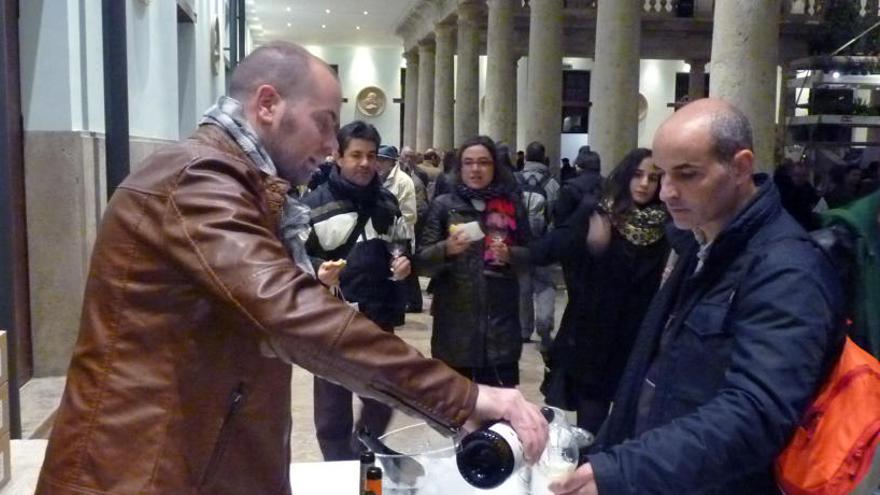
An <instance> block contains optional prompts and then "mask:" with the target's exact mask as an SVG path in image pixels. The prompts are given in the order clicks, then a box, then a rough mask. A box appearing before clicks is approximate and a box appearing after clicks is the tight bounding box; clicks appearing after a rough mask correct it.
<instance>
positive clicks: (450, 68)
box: [434, 24, 455, 151]
mask: <svg viewBox="0 0 880 495" xmlns="http://www.w3.org/2000/svg"><path fill="white" fill-rule="evenodd" d="M434 33H435V37H436V42H437V54H436V59H435V60H436V65H435V67H434V147H436V148H439V149H441V150H443V151H448V150H451V149H452V130H453V121H452V117H453V115H454V112H453V103H454V101H455V59H454V58H453V55H455V40H454V39H453V35H454V34H455V32H454V26H452V25H449V24H439V25H438V26H437V28H436V29H435V30H434Z"/></svg>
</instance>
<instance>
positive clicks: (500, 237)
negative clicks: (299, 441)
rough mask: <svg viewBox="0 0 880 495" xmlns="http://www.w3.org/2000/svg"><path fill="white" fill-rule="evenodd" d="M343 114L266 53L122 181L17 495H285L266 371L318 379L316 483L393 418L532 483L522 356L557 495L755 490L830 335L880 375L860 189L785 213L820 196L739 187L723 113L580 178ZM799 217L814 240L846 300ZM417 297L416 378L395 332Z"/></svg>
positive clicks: (811, 389) (683, 118)
mask: <svg viewBox="0 0 880 495" xmlns="http://www.w3.org/2000/svg"><path fill="white" fill-rule="evenodd" d="M340 99H341V97H340V90H339V84H338V82H337V81H336V79H335V77H334V75H333V73H332V71H330V69H329V68H328V67H327V66H326V64H324V63H323V62H322V61H320V60H319V59H317V58H315V57H313V56H311V55H309V54H308V53H307V52H306V51H305V50H304V49H302V48H301V47H298V46H296V45H292V44H288V43H270V44H267V45H264V46H263V47H261V48H258V49H257V50H255V51H254V52H253V53H252V54H251V55H249V56H248V57H247V58H246V59H245V60H244V61H243V62H242V63H241V64H240V65H239V66H238V68H237V69H236V71H235V73H234V75H233V76H232V80H231V85H230V90H229V96H227V97H223V98H221V99H220V101H219V102H218V104H217V105H216V106H215V107H213V108H212V109H210V110H209V111H208V112H207V113H206V116H205V119H204V120H203V121H202V125H201V126H200V128H199V130H198V131H197V133H196V134H195V136H193V137H192V138H190V139H189V140H186V141H185V142H183V143H181V144H179V145H175V146H171V147H169V148H168V149H166V150H163V151H161V152H159V153H157V154H155V155H153V156H152V157H151V158H149V159H148V160H147V162H146V163H145V164H144V165H143V166H141V167H139V168H138V169H137V171H136V172H135V173H133V174H132V176H131V177H129V178H128V179H126V181H125V183H123V184H122V186H120V188H119V190H118V191H117V192H116V193H115V194H114V196H113V198H112V200H111V201H110V203H109V204H108V208H107V212H106V213H105V215H104V220H103V223H102V226H101V232H100V233H99V235H98V239H97V241H96V244H95V250H94V254H93V258H92V267H91V273H90V277H89V284H88V287H87V289H86V296H85V301H84V310H83V319H82V322H81V333H80V338H79V341H78V344H77V348H76V351H75V354H74V356H73V361H72V364H71V369H70V372H69V375H68V383H67V388H66V390H65V394H64V398H63V401H62V406H61V408H60V410H59V412H58V416H57V419H56V423H55V428H54V430H53V432H52V438H51V440H50V444H49V448H48V451H47V457H46V462H45V464H44V467H43V471H42V474H41V480H40V488H39V489H38V493H40V494H49V493H53V494H86V493H88V494H94V493H123V494H125V493H142V492H150V493H181V494H183V493H222V494H225V493H229V494H233V493H289V487H287V483H288V482H287V473H288V465H289V437H290V432H289V424H290V420H289V414H290V407H291V402H292V401H295V400H296V397H295V395H294V396H291V391H290V367H289V363H296V364H298V365H300V366H303V367H304V368H306V369H307V370H309V371H311V372H313V373H314V375H315V379H314V420H315V425H316V431H317V436H318V443H319V446H320V448H321V451H322V453H323V455H324V457H325V459H326V460H341V459H354V458H356V456H357V455H358V452H359V449H360V446H359V445H358V443H357V440H356V437H355V434H354V433H355V431H356V430H357V429H358V428H359V427H361V426H364V427H367V428H369V429H370V430H371V432H372V433H373V434H381V433H382V432H383V431H384V429H385V428H386V426H387V425H388V422H389V419H390V416H391V411H392V408H397V409H400V410H403V411H405V412H408V413H410V414H413V415H416V416H418V417H421V418H423V419H424V420H426V421H427V422H428V423H429V424H431V425H432V426H434V427H435V428H437V429H439V430H441V431H444V432H447V433H448V434H450V435H453V434H460V433H461V432H462V431H466V430H470V429H473V428H475V427H477V426H478V425H480V424H485V423H486V422H488V421H492V420H499V419H500V420H505V421H509V422H510V423H511V424H512V425H513V427H514V429H515V430H516V431H517V433H518V434H519V435H520V437H521V439H522V440H523V444H524V449H525V456H526V458H527V459H528V460H531V461H534V460H535V459H536V458H537V456H538V455H539V454H540V452H541V451H542V450H543V447H544V444H545V442H546V437H547V424H546V421H545V420H544V419H543V418H542V416H541V415H540V412H539V409H538V407H537V406H536V405H534V404H531V403H529V402H528V401H526V400H525V399H524V398H523V396H522V394H520V393H519V392H518V391H517V389H516V387H517V386H518V385H519V382H520V376H519V361H520V358H521V355H522V349H523V346H524V345H527V343H528V342H531V336H532V335H533V334H537V335H538V337H539V339H540V341H539V342H538V343H537V346H538V348H539V350H540V351H541V354H542V356H543V357H544V359H545V363H546V366H547V372H546V374H545V377H544V383H543V384H542V392H543V393H544V394H545V400H546V402H547V403H548V404H552V405H557V406H559V407H562V408H564V409H568V410H572V411H576V413H577V422H578V424H579V426H581V427H583V428H585V429H588V430H590V431H592V432H595V433H597V434H598V437H597V441H596V443H595V445H594V446H593V447H592V449H591V452H590V453H589V455H588V462H587V463H585V464H584V465H582V466H581V467H580V468H578V470H577V471H576V472H575V473H574V474H572V475H571V476H570V477H569V478H567V479H565V480H560V481H556V482H554V483H553V484H552V485H551V489H552V491H553V492H554V493H557V494H596V493H598V494H602V495H613V494H633V495H634V494H644V493H707V494H708V493H711V494H715V493H717V494H742V493H749V494H765V493H767V494H769V493H777V490H778V489H777V487H776V483H775V479H774V473H773V470H772V464H773V460H774V458H775V457H776V456H777V455H778V454H779V452H780V451H781V450H782V448H783V447H784V446H785V444H786V442H787V440H788V438H790V436H791V434H792V431H793V430H794V428H795V426H796V425H797V424H798V422H799V420H800V418H801V415H802V414H803V413H804V411H805V410H806V407H807V406H808V404H809V403H810V401H811V399H812V398H813V396H814V395H815V393H816V391H817V390H818V388H819V386H820V385H821V383H822V381H823V379H824V377H825V375H826V374H827V372H828V370H829V369H830V367H831V366H832V365H833V363H834V362H835V360H836V359H837V356H838V355H839V354H840V351H841V348H842V345H843V336H844V334H845V333H846V332H849V333H850V334H851V335H853V336H855V337H856V338H857V339H858V343H860V344H861V345H862V346H863V347H864V348H866V349H869V350H871V351H872V352H874V353H875V355H876V354H877V353H878V352H880V344H878V340H880V339H878V335H877V333H878V326H880V317H878V309H877V308H880V287H878V285H877V284H878V282H880V264H878V262H877V257H876V253H877V252H878V251H877V250H878V249H880V235H878V230H880V213H878V212H880V199H878V195H880V193H878V192H873V193H870V194H868V195H867V196H866V197H865V198H864V199H862V200H857V199H856V194H855V193H853V192H852V191H854V190H855V189H853V188H854V187H855V186H854V185H853V184H855V179H845V180H844V181H843V182H842V183H841V184H842V185H841V186H840V187H841V188H842V189H841V190H840V192H839V194H832V193H831V192H829V194H827V195H826V200H827V202H828V204H829V206H832V204H831V203H832V201H838V200H839V201H841V202H843V201H844V199H846V200H847V201H852V200H855V202H854V203H852V206H851V209H849V208H850V207H844V208H842V209H831V210H829V211H828V212H826V213H823V214H821V215H820V216H819V217H816V218H814V217H813V209H814V206H815V205H814V206H813V207H811V208H810V209H809V212H807V211H806V210H804V211H801V210H797V209H795V210H790V211H791V215H789V214H788V213H786V211H785V208H783V205H785V207H786V208H790V206H789V202H790V201H791V200H790V198H797V201H795V202H801V201H803V202H807V199H809V201H810V202H812V201H813V199H814V197H816V196H815V193H812V194H811V193H810V192H809V191H808V189H807V188H805V186H804V184H805V183H804V181H803V177H802V176H803V175H805V174H804V173H803V169H802V165H800V164H793V165H791V166H790V167H788V169H787V170H786V171H785V172H784V174H786V175H785V176H786V177H790V180H789V182H785V183H784V184H782V183H780V181H781V180H783V179H780V177H781V174H782V173H780V174H777V177H776V181H774V180H772V179H771V178H769V177H768V176H767V175H766V174H762V173H758V172H757V170H758V167H759V165H760V164H758V163H756V160H755V156H754V154H753V151H752V134H751V132H752V131H751V126H750V124H749V122H748V119H747V118H746V117H745V116H744V115H743V114H742V112H740V111H739V110H738V109H737V108H735V107H734V106H732V105H730V104H729V103H726V102H724V101H720V100H714V99H704V100H698V101H695V102H692V103H690V104H688V105H686V106H685V107H683V108H681V109H680V110H678V111H677V112H675V113H674V114H673V115H672V116H671V117H670V118H669V119H667V121H666V122H664V123H663V125H662V126H661V127H660V128H659V129H658V130H657V133H656V135H655V138H654V141H653V149H646V148H637V149H634V150H632V151H631V152H629V153H628V154H627V155H626V156H625V157H624V158H623V159H622V160H621V161H620V163H616V164H614V166H613V167H609V168H611V172H610V173H609V174H608V176H607V177H602V175H601V170H602V168H601V157H600V156H599V155H598V154H597V153H596V152H595V151H593V150H591V149H590V148H588V147H584V148H582V149H581V150H580V151H579V153H578V155H577V157H576V158H575V160H574V164H573V165H571V164H568V163H563V164H562V167H561V173H560V174H557V175H554V173H553V172H551V168H550V167H549V165H550V164H549V161H548V157H547V153H546V150H545V147H544V145H543V144H542V143H540V142H533V143H530V144H529V145H528V146H527V147H526V149H525V150H524V151H523V152H517V153H516V155H514V154H513V153H512V149H511V148H509V147H508V145H506V144H504V143H496V142H495V141H493V140H492V139H491V138H490V137H487V136H475V137H473V138H471V139H468V140H466V141H465V142H463V143H462V144H461V145H460V146H459V147H458V148H457V149H456V150H442V151H441V150H434V149H429V150H424V152H423V153H419V152H417V151H416V150H413V149H410V148H407V147H404V148H403V149H400V150H398V149H397V148H396V147H395V146H393V145H389V144H387V143H384V144H383V141H382V138H381V136H380V134H379V132H378V131H377V130H376V128H375V127H373V126H372V125H370V124H369V123H367V122H363V121H354V122H350V123H346V124H345V125H342V126H341V127H339V124H340V123H339V101H340ZM337 128H338V129H337ZM874 168H875V169H876V167H874ZM875 173H876V170H875ZM846 176H847V177H849V174H846ZM859 179H860V180H859V183H858V190H859V191H861V188H862V187H863V186H865V187H867V186H866V183H869V182H870V181H871V180H873V181H874V182H873V183H874V184H875V186H874V187H876V178H874V179H871V178H863V177H860V178H859ZM774 182H776V183H777V184H779V186H778V187H777V186H776V185H774ZM850 182H852V184H850ZM847 184H850V185H847ZM866 192H867V191H866ZM847 194H849V195H850V196H847ZM859 194H861V192H860V193H859ZM831 198H837V199H834V200H832V199H831ZM816 203H818V199H817V200H816ZM841 204H842V203H841ZM833 206H837V204H835V205H833ZM796 220H797V221H796ZM798 222H800V223H801V224H803V225H805V226H807V227H810V228H814V227H819V226H824V227H826V229H829V230H828V232H830V233H831V235H830V237H831V239H832V241H833V242H834V243H836V244H839V245H844V246H845V248H842V249H839V250H838V251H837V252H842V253H843V254H842V255H841V256H843V257H845V258H846V259H847V260H848V261H849V263H850V267H851V269H850V270H849V271H848V272H847V273H848V275H847V274H844V275H841V274H842V273H843V272H842V270H841V269H840V266H839V265H838V264H836V263H835V260H833V259H832V258H831V257H829V256H827V254H826V253H827V252H828V250H829V249H831V248H827V246H824V245H823V244H822V243H821V242H817V240H816V239H815V237H816V236H811V235H810V234H808V233H807V230H806V229H804V228H803V227H802V226H801V225H799V224H798ZM554 264H559V265H560V266H561V267H562V274H563V279H564V282H565V287H566V294H567V303H566V307H565V311H564V314H563V316H562V322H561V325H560V328H559V329H558V331H557V329H554V327H553V326H554V324H553V322H554V314H553V311H554V307H555V300H556V290H557V288H556V283H555V278H554V270H553V269H552V268H550V267H551V266H552V265H554ZM840 265H843V263H841V264H840ZM852 267H858V268H856V269H853V268H852ZM419 276H421V277H425V278H428V279H430V284H429V291H430V293H431V295H432V303H431V307H430V313H431V316H432V328H431V332H432V333H431V355H432V358H433V359H426V358H424V357H422V356H421V355H419V354H418V353H417V352H416V351H415V350H414V349H413V348H411V347H410V346H408V345H407V344H406V343H404V342H403V341H402V340H400V339H399V338H397V337H396V336H395V335H394V329H395V327H398V326H400V325H401V324H403V322H404V321H405V315H406V312H408V311H409V312H420V311H422V309H423V301H422V291H421V289H420V284H419V280H418V277H419ZM804 301H809V304H804ZM352 393H354V394H357V395H358V396H360V397H361V399H362V401H363V404H364V406H363V408H362V409H361V415H360V418H358V419H355V418H354V417H353V410H352ZM293 434H294V435H297V432H294V433H293ZM285 487H286V488H285Z"/></svg>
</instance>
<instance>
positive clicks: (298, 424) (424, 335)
mask: <svg viewBox="0 0 880 495" xmlns="http://www.w3.org/2000/svg"><path fill="white" fill-rule="evenodd" d="M425 282H426V280H425V279H423V285H424V283H425ZM565 301H566V295H565V291H564V290H560V291H559V292H558V293H557V298H556V321H557V325H556V326H557V327H558V322H559V319H560V318H561V317H562V309H563V308H564V306H565ZM430 302H431V299H430V296H427V295H426V296H425V311H424V312H423V313H419V314H412V313H408V314H407V315H406V324H405V325H404V326H403V327H400V328H398V329H397V334H398V335H399V336H400V337H401V338H403V339H404V340H405V341H407V342H409V343H410V344H411V345H413V346H414V347H416V348H417V349H419V350H420V351H421V352H422V353H423V354H425V355H430V352H429V349H430V341H431V316H430V315H429V314H428V309H429V308H430ZM542 377H543V364H542V361H541V356H540V354H539V353H538V349H537V344H526V345H525V346H524V348H523V356H522V359H521V360H520V381H521V384H520V390H521V391H522V392H523V394H524V395H525V396H526V397H527V398H528V399H530V400H532V401H534V402H540V401H541V399H542V397H541V394H540V392H539V391H538V387H539V386H540V383H541V378H542ZM291 388H292V392H293V407H292V416H293V435H292V450H293V461H294V462H311V461H320V460H322V458H321V453H320V451H319V449H318V444H317V442H316V440H315V428H314V423H313V419H312V408H313V403H312V375H311V374H310V373H309V372H307V371H305V370H303V369H302V368H299V367H294V370H293V380H292V382H291ZM63 389H64V377H51V378H41V379H36V380H31V381H30V382H28V383H27V384H26V385H25V386H24V387H22V390H21V403H22V429H23V438H29V439H39V438H48V433H49V431H50V429H51V420H52V417H53V415H54V411H55V409H56V408H57V406H58V403H59V400H60V397H61V393H62V391H63ZM354 402H355V407H356V408H357V407H359V404H360V402H359V401H358V400H357V399H355V400H354ZM417 421H418V420H417V419H414V418H411V417H408V416H406V415H404V414H402V413H399V412H395V413H394V417H393V418H392V422H391V425H390V426H389V430H391V429H395V428H400V427H402V426H406V425H409V424H412V423H414V422H417Z"/></svg>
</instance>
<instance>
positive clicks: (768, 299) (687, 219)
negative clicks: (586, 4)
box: [551, 99, 843, 495]
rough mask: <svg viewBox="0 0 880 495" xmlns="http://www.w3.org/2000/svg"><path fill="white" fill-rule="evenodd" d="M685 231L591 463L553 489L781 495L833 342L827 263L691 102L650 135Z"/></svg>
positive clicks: (718, 115)
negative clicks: (779, 475)
mask: <svg viewBox="0 0 880 495" xmlns="http://www.w3.org/2000/svg"><path fill="white" fill-rule="evenodd" d="M654 161H655V163H656V164H657V166H658V167H659V168H660V169H662V170H663V172H664V177H663V179H662V184H661V187H662V190H661V193H660V197H661V199H662V200H663V201H664V202H665V203H666V205H667V207H668V208H669V212H670V214H671V215H672V218H673V220H674V221H675V224H676V226H677V227H678V228H681V229H688V230H692V231H693V234H694V235H693V236H690V238H687V237H685V238H684V241H685V242H683V243H681V244H682V245H679V246H676V247H675V248H676V251H677V252H678V253H679V255H680V257H679V258H678V261H677V262H676V265H675V268H674V269H673V271H672V274H671V275H670V276H669V278H668V279H667V280H666V282H665V284H664V286H663V288H662V289H661V290H660V292H659V293H658V294H657V296H656V297H655V298H654V300H653V301H652V303H651V306H650V308H649V310H648V313H647V315H646V317H645V320H644V322H643V324H642V327H641V331H640V335H639V337H638V341H637V343H636V346H635V348H634V350H633V354H632V356H631V357H630V361H629V365H628V367H627V370H626V372H625V373H624V376H623V378H622V380H621V384H620V386H619V388H618V390H617V394H616V396H615V399H614V407H613V409H612V411H611V415H610V416H609V418H608V420H607V421H606V423H605V425H604V426H603V428H602V430H601V432H600V434H599V438H598V439H597V443H596V445H595V449H594V450H593V452H592V453H591V454H590V456H589V463H588V464H585V465H584V466H582V467H581V468H579V469H578V470H577V472H576V473H575V474H574V475H573V476H572V477H570V478H569V479H568V480H566V481H564V482H562V483H557V484H554V486H552V487H551V488H552V489H553V491H554V493H557V494H581V495H582V494H596V493H599V494H601V495H617V494H632V495H635V494H640V495H643V494H670V493H672V494H689V493H699V494H730V495H733V494H749V495H762V494H771V493H772V494H778V493H779V490H778V488H777V486H776V483H775V479H774V476H773V470H772V465H773V461H774V460H775V458H776V457H777V456H778V455H779V453H780V452H781V451H782V449H783V448H784V447H785V445H786V443H787V442H788V440H789V438H790V437H791V435H792V433H793V431H794V429H795V427H796V425H797V424H798V422H799V421H800V419H801V416H802V414H803V413H804V411H805V410H806V408H807V406H808V405H809V404H810V402H811V400H812V399H813V396H814V394H815V393H816V391H817V390H818V387H819V386H820V384H821V383H822V381H823V380H824V378H825V376H826V373H827V371H828V370H829V367H830V364H832V363H833V362H834V360H835V359H836V358H837V356H838V355H839V353H840V349H841V346H842V325H841V317H840V315H841V312H842V306H843V300H842V294H841V288H840V283H839V280H838V279H837V276H836V274H835V272H834V269H833V268H832V266H831V264H830V261H829V260H828V259H826V258H825V257H824V255H823V254H822V252H821V251H820V250H819V249H818V247H817V246H816V245H814V244H813V243H812V242H811V240H810V238H809V236H808V235H807V234H806V232H804V230H803V229H802V228H801V227H800V226H799V225H798V224H797V223H796V222H795V221H794V220H793V219H792V218H791V217H790V216H789V215H788V214H787V213H786V212H785V211H784V210H783V209H782V206H781V204H780V200H779V194H778V192H777V191H776V188H775V187H774V185H773V181H772V180H768V177H767V176H766V175H764V174H758V175H753V168H754V155H753V152H752V134H751V127H750V125H749V122H748V120H747V119H746V117H745V116H744V115H743V114H742V112H740V111H739V110H738V109H736V108H734V107H733V106H731V105H730V104H728V103H725V102H723V101H720V100H712V99H706V100H698V101H696V102H694V103H690V104H689V105H687V106H685V107H684V108H682V109H681V110H679V111H678V112H676V113H675V114H674V115H673V116H672V117H670V118H669V119H668V120H667V121H666V122H665V123H664V124H663V125H662V126H661V127H660V129H659V130H658V131H657V134H656V137H655V139H654Z"/></svg>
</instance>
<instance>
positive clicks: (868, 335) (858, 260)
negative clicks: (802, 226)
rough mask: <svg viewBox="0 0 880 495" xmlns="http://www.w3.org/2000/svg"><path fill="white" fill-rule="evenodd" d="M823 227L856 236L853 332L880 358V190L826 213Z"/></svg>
mask: <svg viewBox="0 0 880 495" xmlns="http://www.w3.org/2000/svg"><path fill="white" fill-rule="evenodd" d="M822 224H823V226H826V227H828V226H832V225H840V226H843V227H846V229H847V230H848V231H849V232H850V233H851V234H852V236H853V241H854V243H853V245H854V253H853V262H854V263H855V270H853V271H854V273H855V276H854V277H853V283H854V285H855V287H853V290H852V291H851V292H852V293H853V294H854V296H855V300H854V301H853V304H852V307H853V314H852V319H853V324H854V331H852V332H851V333H852V335H853V338H854V340H855V341H856V343H858V344H859V345H860V346H862V347H864V348H865V350H867V351H869V352H870V353H871V354H873V355H874V356H875V357H877V358H880V191H878V192H875V193H873V194H871V195H869V196H867V197H865V198H862V199H860V200H858V201H855V202H853V203H850V204H849V205H847V206H845V207H843V208H838V209H834V210H829V211H827V212H825V213H823V214H822Z"/></svg>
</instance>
